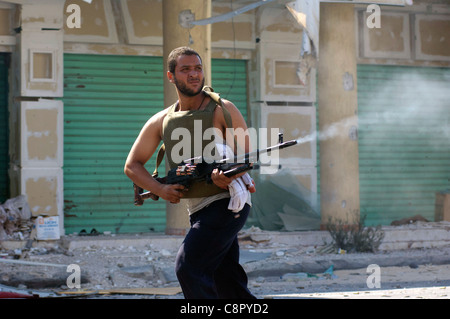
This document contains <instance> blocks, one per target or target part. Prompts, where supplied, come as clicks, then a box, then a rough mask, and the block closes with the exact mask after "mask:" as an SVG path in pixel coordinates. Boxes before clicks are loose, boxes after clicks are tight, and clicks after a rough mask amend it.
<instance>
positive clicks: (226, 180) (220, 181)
mask: <svg viewBox="0 0 450 319" xmlns="http://www.w3.org/2000/svg"><path fill="white" fill-rule="evenodd" d="M246 173H247V172H242V173H239V174H236V175H233V176H231V177H227V176H225V174H224V173H223V171H219V169H217V168H216V169H214V170H213V171H212V173H211V179H212V181H213V183H214V184H216V185H217V186H218V187H220V188H223V189H228V185H230V183H231V182H232V181H233V179H236V178H239V177H241V176H243V175H244V174H246ZM252 184H253V185H247V188H248V190H249V191H250V193H254V192H255V191H256V188H255V182H254V181H253V180H252Z"/></svg>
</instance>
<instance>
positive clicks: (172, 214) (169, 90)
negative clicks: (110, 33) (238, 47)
mask: <svg viewBox="0 0 450 319" xmlns="http://www.w3.org/2000/svg"><path fill="white" fill-rule="evenodd" d="M188 10H190V13H192V14H193V15H194V16H192V18H193V20H200V19H206V18H209V17H210V16H211V0H186V1H184V0H183V1H180V0H164V1H163V57H164V105H165V107H167V106H170V105H172V104H173V103H175V102H176V101H177V99H178V96H177V93H176V90H175V87H174V85H173V84H172V83H170V82H169V81H168V80H167V77H166V75H165V74H166V72H167V63H166V62H167V56H168V55H169V53H170V52H171V51H172V50H173V49H175V48H177V47H180V46H189V47H191V48H193V49H194V50H196V51H197V52H198V53H199V54H200V56H201V57H202V61H203V67H204V71H205V78H206V79H205V85H209V84H210V83H211V25H206V26H194V27H192V28H190V29H189V28H186V27H183V26H182V25H181V24H180V13H182V18H183V17H189V15H190V13H189V11H188ZM189 35H190V37H189ZM166 164H167V163H166ZM166 167H167V165H166ZM166 205H167V208H166V234H168V235H184V234H185V232H186V229H187V228H189V218H188V214H187V210H186V207H185V206H184V205H183V204H171V203H168V202H167V204H166Z"/></svg>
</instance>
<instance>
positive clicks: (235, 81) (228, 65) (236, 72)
mask: <svg viewBox="0 0 450 319" xmlns="http://www.w3.org/2000/svg"><path fill="white" fill-rule="evenodd" d="M211 73H212V76H211V77H212V79H211V82H212V87H213V89H214V91H216V92H218V93H220V96H221V97H223V98H224V99H227V100H230V101H231V102H233V103H234V105H236V107H237V108H238V109H239V111H241V113H242V115H243V116H244V119H245V120H246V121H247V124H248V125H250V123H248V117H247V105H248V98H247V62H246V61H244V60H225V59H213V60H212V61H211Z"/></svg>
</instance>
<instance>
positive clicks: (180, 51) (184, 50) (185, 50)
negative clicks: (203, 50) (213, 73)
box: [167, 47, 202, 73]
mask: <svg viewBox="0 0 450 319" xmlns="http://www.w3.org/2000/svg"><path fill="white" fill-rule="evenodd" d="M182 55H196V56H198V58H199V59H200V62H202V57H201V56H200V54H198V53H197V51H195V50H194V49H191V48H190V47H179V48H176V49H173V50H172V52H170V54H169V56H168V57H167V68H168V69H169V72H170V73H175V67H176V66H177V59H178V57H180V56H182Z"/></svg>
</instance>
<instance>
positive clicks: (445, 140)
mask: <svg viewBox="0 0 450 319" xmlns="http://www.w3.org/2000/svg"><path fill="white" fill-rule="evenodd" d="M449 80H450V69H448V68H447V69H446V68H428V67H427V68H425V67H405V66H377V65H358V114H359V132H358V136H359V170H360V172H359V175H360V196H361V200H360V206H361V215H367V219H366V222H367V224H368V225H375V224H382V225H388V224H390V223H391V222H392V221H393V220H398V219H401V218H406V217H411V216H414V215H422V216H423V217H425V218H427V219H428V220H430V221H433V220H434V209H435V207H434V205H435V194H436V192H439V191H443V190H446V189H449V188H450V102H449V101H450V90H449Z"/></svg>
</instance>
